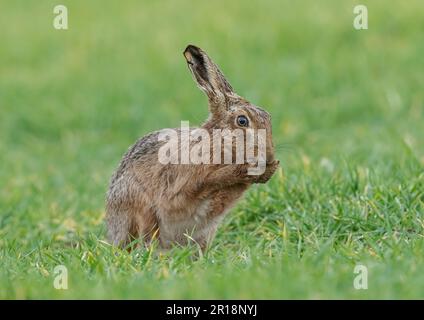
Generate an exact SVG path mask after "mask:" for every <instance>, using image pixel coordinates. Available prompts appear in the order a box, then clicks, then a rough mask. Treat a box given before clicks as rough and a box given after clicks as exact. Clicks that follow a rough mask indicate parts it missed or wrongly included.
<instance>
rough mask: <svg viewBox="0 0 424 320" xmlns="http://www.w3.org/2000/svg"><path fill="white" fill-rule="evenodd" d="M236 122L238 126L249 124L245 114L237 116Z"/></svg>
mask: <svg viewBox="0 0 424 320" xmlns="http://www.w3.org/2000/svg"><path fill="white" fill-rule="evenodd" d="M237 124H238V125H239V126H240V127H247V126H248V125H249V120H248V119H247V117H245V116H238V117H237Z"/></svg>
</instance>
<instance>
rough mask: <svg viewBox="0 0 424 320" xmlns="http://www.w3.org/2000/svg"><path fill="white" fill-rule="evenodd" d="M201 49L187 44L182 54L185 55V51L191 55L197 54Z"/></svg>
mask: <svg viewBox="0 0 424 320" xmlns="http://www.w3.org/2000/svg"><path fill="white" fill-rule="evenodd" d="M200 51H201V49H200V48H199V47H196V46H195V45H192V44H189V45H188V46H187V47H186V48H185V50H184V52H183V54H184V56H185V57H187V53H189V54H192V55H199V53H200Z"/></svg>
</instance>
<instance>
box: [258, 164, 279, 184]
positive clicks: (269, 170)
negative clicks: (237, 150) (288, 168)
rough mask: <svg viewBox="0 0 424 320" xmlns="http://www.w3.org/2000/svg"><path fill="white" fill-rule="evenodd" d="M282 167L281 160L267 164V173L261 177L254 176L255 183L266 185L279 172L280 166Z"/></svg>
mask: <svg viewBox="0 0 424 320" xmlns="http://www.w3.org/2000/svg"><path fill="white" fill-rule="evenodd" d="M279 165H280V161H279V160H274V161H273V162H271V163H267V165H266V168H265V172H264V173H263V174H261V175H259V176H254V177H255V178H254V180H253V183H266V182H268V180H269V179H271V177H272V175H273V174H274V172H275V171H276V170H277V168H278V166H279Z"/></svg>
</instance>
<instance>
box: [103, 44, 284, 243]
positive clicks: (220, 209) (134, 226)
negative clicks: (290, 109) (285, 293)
mask: <svg viewBox="0 0 424 320" xmlns="http://www.w3.org/2000/svg"><path fill="white" fill-rule="evenodd" d="M184 55H185V57H186V59H187V63H188V66H189V68H190V70H191V71H192V74H193V77H194V79H195V80H196V82H197V84H198V86H199V87H200V88H201V89H202V90H203V91H204V92H205V93H206V94H207V96H208V100H209V109H210V117H209V119H208V120H207V121H206V122H205V123H204V124H203V125H202V126H201V128H203V129H206V130H207V131H208V132H210V133H211V135H212V130H213V129H217V128H219V129H225V128H228V129H234V126H235V124H234V121H233V118H234V116H235V115H236V114H239V113H242V114H245V115H246V116H247V117H248V118H249V119H250V121H251V127H252V128H256V129H259V128H263V129H266V130H267V152H266V156H267V166H266V169H265V172H264V173H263V174H262V175H260V176H254V175H248V174H247V169H248V167H249V165H248V164H201V165H195V164H179V165H176V164H166V165H164V164H161V163H160V162H159V161H158V152H159V148H160V147H161V146H162V145H163V142H161V141H159V139H158V135H159V133H160V132H161V131H156V132H153V133H150V134H148V135H146V136H145V137H143V138H141V139H139V140H138V141H137V142H136V143H135V144H134V145H133V146H132V147H131V148H130V149H129V150H128V151H127V153H126V154H125V155H124V157H123V159H122V161H121V163H120V165H119V167H118V169H117V171H116V172H115V174H114V175H113V177H112V179H111V184H110V187H109V191H108V194H107V204H106V219H107V226H108V237H109V239H110V240H111V242H112V243H113V244H114V245H120V246H125V245H127V244H128V243H129V242H130V241H131V239H134V238H142V239H143V240H144V242H145V243H146V244H148V243H150V241H151V240H153V238H157V239H158V240H159V245H160V246H161V247H162V248H169V247H170V246H172V244H175V243H178V244H186V243H187V242H188V241H189V239H193V240H194V241H196V242H197V243H198V244H199V245H200V246H201V247H202V248H203V249H204V248H206V246H207V245H208V244H209V243H210V242H211V240H212V239H213V237H214V235H215V232H216V229H217V227H218V224H219V223H220V221H221V220H222V219H223V217H224V215H225V213H226V212H227V211H228V209H229V208H230V207H231V206H232V205H233V204H234V203H235V202H236V201H237V200H238V199H239V198H240V197H241V195H242V194H243V192H244V191H245V190H246V189H247V188H248V187H249V186H250V185H251V184H253V183H265V182H266V181H268V180H269V179H270V178H271V176H272V174H273V173H274V171H275V170H276V168H277V167H278V164H279V162H278V160H275V159H274V150H273V145H272V139H271V121H270V116H269V114H268V113H267V112H265V111H264V110H262V109H260V108H258V107H255V106H253V105H252V104H250V103H249V102H248V101H246V100H245V99H243V98H241V97H240V96H238V95H237V94H235V93H234V92H233V89H232V87H231V85H230V84H229V83H228V81H227V80H226V79H225V77H224V76H223V74H222V73H221V71H220V70H219V69H218V67H217V66H216V65H215V64H214V63H213V62H212V60H211V59H210V58H209V57H208V56H207V55H206V53H205V52H204V51H202V50H201V49H200V48H197V47H195V46H188V47H187V49H186V50H185V51H184ZM175 130H177V129H175ZM190 130H195V128H193V129H190Z"/></svg>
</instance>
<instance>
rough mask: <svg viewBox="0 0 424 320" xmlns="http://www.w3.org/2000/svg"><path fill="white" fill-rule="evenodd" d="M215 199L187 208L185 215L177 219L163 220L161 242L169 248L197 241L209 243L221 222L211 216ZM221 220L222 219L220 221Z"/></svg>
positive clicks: (205, 200)
mask: <svg viewBox="0 0 424 320" xmlns="http://www.w3.org/2000/svg"><path fill="white" fill-rule="evenodd" d="M213 202H214V201H213V199H204V200H202V201H200V202H199V203H197V204H196V205H194V204H192V206H189V207H186V211H185V212H184V214H180V215H178V217H175V218H171V217H170V218H169V219H166V218H165V219H162V220H161V223H160V238H161V242H162V243H163V244H164V245H165V246H168V245H170V244H171V243H173V242H176V243H179V244H186V243H188V242H190V241H193V240H194V241H196V242H198V243H199V244H201V243H203V242H205V241H206V242H207V241H208V240H209V238H210V236H211V233H212V232H213V233H214V232H215V230H216V226H217V224H218V222H219V221H217V220H218V219H217V218H216V217H214V216H213V214H211V212H212V210H213ZM219 220H220V219H219Z"/></svg>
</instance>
